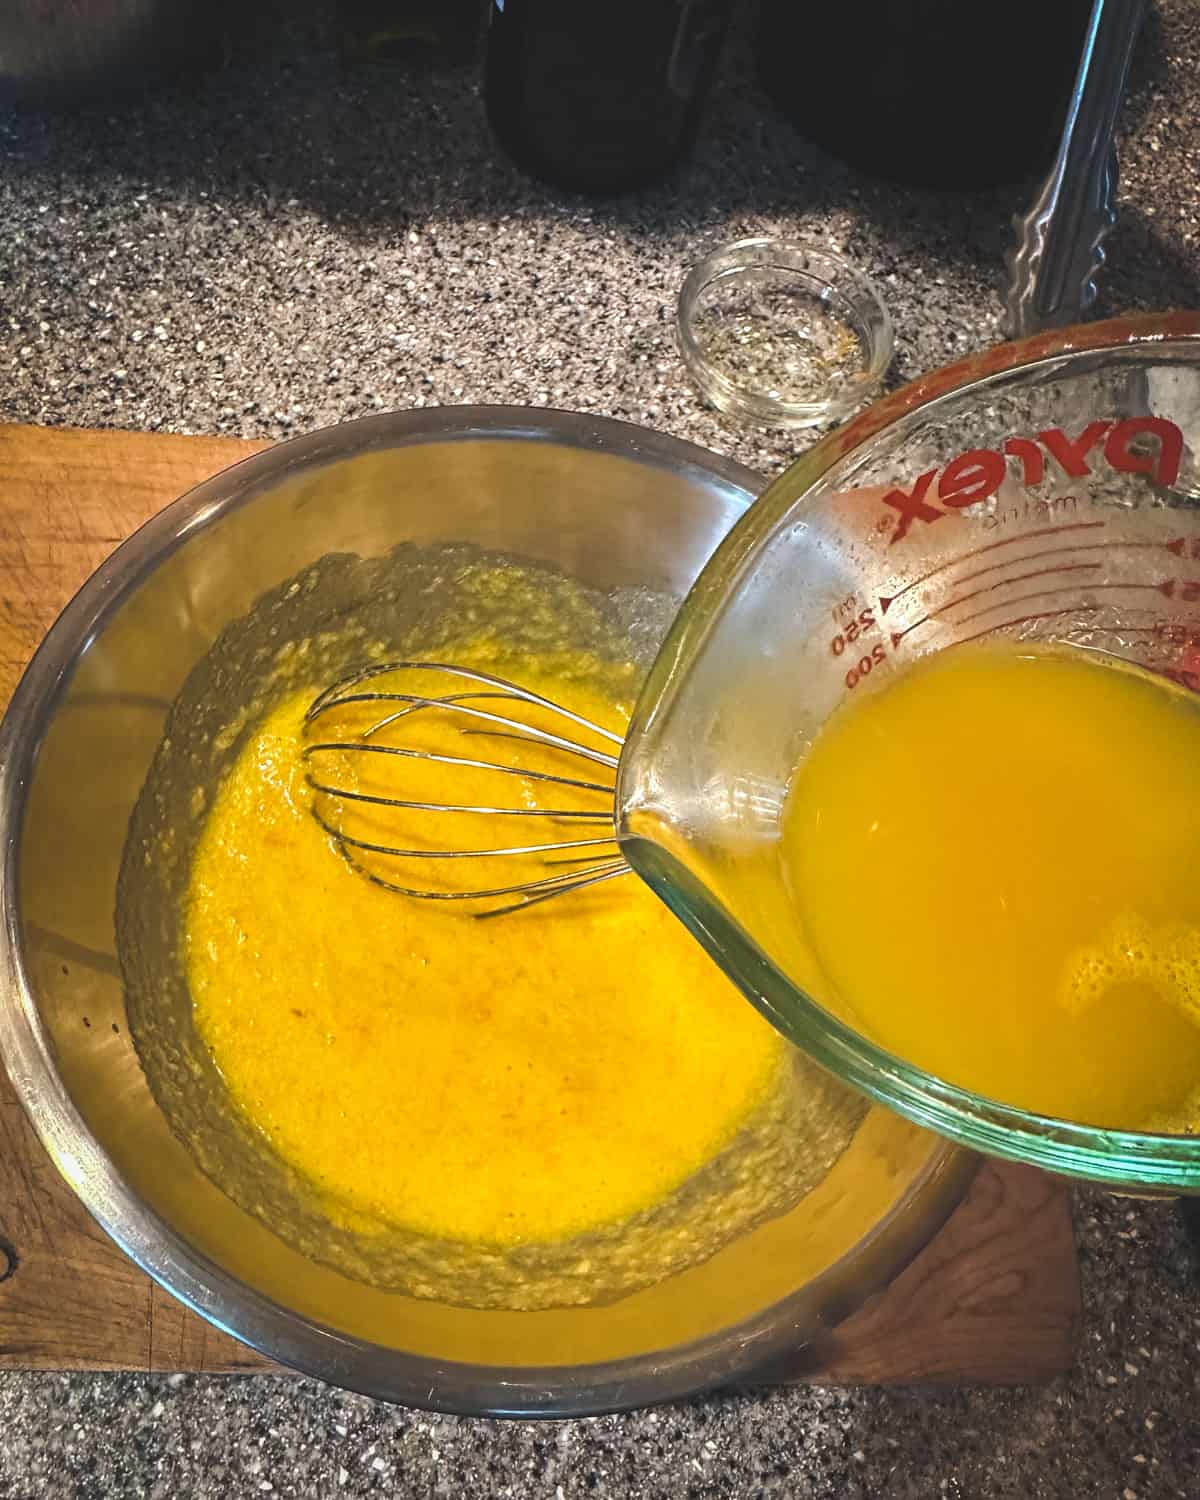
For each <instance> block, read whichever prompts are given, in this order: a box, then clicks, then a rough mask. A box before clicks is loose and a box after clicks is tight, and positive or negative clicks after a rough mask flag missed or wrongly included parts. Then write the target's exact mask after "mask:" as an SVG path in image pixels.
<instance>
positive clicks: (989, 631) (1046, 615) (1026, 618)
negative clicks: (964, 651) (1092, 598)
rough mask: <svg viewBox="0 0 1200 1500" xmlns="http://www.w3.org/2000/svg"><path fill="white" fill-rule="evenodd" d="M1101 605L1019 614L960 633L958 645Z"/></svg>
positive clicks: (1085, 605)
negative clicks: (996, 623)
mask: <svg viewBox="0 0 1200 1500" xmlns="http://www.w3.org/2000/svg"><path fill="white" fill-rule="evenodd" d="M1098 608H1099V606H1098V605H1095V604H1082V605H1079V606H1078V607H1075V606H1073V605H1067V607H1066V608H1065V609H1042V610H1038V611H1037V613H1036V614H1032V615H1017V616H1016V618H1015V619H1012V620H1001V621H1000V623H999V624H998V625H985V626H984V627H983V629H982V630H977V631H976V632H975V634H974V635H960V636H958V637H957V638H956V639H955V642H954V644H955V645H956V646H965V645H966V644H967V642H968V641H977V640H979V639H980V637H981V636H985V635H994V634H995V633H996V631H997V630H1010V629H1011V628H1012V627H1013V626H1014V625H1027V624H1029V622H1030V621H1032V620H1054V619H1057V617H1058V616H1059V615H1088V614H1091V613H1092V612H1093V611H1094V610H1096V609H1098Z"/></svg>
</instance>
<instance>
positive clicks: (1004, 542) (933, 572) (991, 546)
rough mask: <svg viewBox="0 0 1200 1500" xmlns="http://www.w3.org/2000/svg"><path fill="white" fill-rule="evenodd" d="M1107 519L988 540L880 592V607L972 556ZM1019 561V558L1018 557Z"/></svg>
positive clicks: (1099, 524)
mask: <svg viewBox="0 0 1200 1500" xmlns="http://www.w3.org/2000/svg"><path fill="white" fill-rule="evenodd" d="M1107 524H1108V522H1107V521H1069V522H1067V523H1066V524H1065V525H1063V526H1042V527H1039V528H1038V529H1037V530H1036V531H1021V532H1018V533H1017V534H1016V535H1015V536H1006V537H1002V538H1001V539H1000V540H999V541H998V542H988V543H986V544H985V545H984V546H982V547H975V548H973V549H972V550H971V551H970V552H960V553H959V554H958V556H957V557H952V558H951V559H950V560H949V562H944V563H939V564H938V566H937V567H936V568H930V570H929V572H928V573H922V574H921V576H920V578H914V579H913V580H912V582H911V583H906V584H905V585H904V587H903V588H899V589H897V590H896V592H895V593H894V594H880V596H879V609H880V612H881V613H882V614H887V612H888V610H889V609H890V608H891V607H892V605H893V604H895V602H896V600H897V599H901V598H903V597H904V595H905V594H907V593H909V592H910V591H911V590H912V589H915V588H919V587H920V586H921V584H923V583H928V582H929V580H930V579H931V578H936V577H937V576H938V574H939V573H944V572H945V571H946V569H947V568H956V567H958V565H959V563H963V562H967V561H968V559H970V558H972V557H982V556H983V554H984V553H985V552H995V551H996V549H997V548H998V547H1011V546H1013V545H1014V544H1016V543H1018V542H1027V541H1029V540H1030V538H1031V537H1035V536H1060V535H1061V534H1062V533H1063V532H1065V531H1095V530H1096V529H1097V528H1103V527H1104V526H1107ZM1018 561H1019V559H1018Z"/></svg>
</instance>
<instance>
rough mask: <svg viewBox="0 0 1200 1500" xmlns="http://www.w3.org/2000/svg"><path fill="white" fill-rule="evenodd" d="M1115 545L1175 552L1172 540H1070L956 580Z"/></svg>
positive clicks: (969, 579) (970, 579)
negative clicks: (1063, 544)
mask: <svg viewBox="0 0 1200 1500" xmlns="http://www.w3.org/2000/svg"><path fill="white" fill-rule="evenodd" d="M1116 547H1120V548H1122V549H1125V550H1127V549H1129V548H1131V547H1151V548H1153V549H1154V550H1155V551H1158V550H1159V549H1161V548H1163V547H1165V548H1166V549H1167V551H1168V552H1175V543H1174V542H1118V541H1109V542H1072V543H1070V545H1069V546H1066V547H1046V548H1045V549H1044V550H1043V551H1041V552H1027V553H1025V554H1024V556H1022V557H1009V558H1006V559H1005V561H1004V562H998V563H989V564H988V565H987V567H986V568H977V569H976V570H975V572H974V573H965V574H964V575H963V576H962V577H961V578H960V579H958V582H959V583H973V582H974V581H975V579H976V578H982V577H983V576H984V574H985V573H995V572H998V571H999V569H1001V568H1017V567H1020V565H1021V564H1022V563H1026V562H1041V560H1042V558H1043V557H1061V556H1062V555H1063V554H1064V553H1067V552H1112V551H1113V549H1114V548H1116ZM1176 555H1178V553H1176ZM896 597H899V596H898V595H897V596H896Z"/></svg>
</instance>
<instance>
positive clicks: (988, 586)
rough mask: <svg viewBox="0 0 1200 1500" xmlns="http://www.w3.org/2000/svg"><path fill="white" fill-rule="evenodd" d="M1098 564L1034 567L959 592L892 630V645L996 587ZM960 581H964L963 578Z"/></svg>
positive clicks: (1086, 570)
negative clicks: (900, 627) (969, 590)
mask: <svg viewBox="0 0 1200 1500" xmlns="http://www.w3.org/2000/svg"><path fill="white" fill-rule="evenodd" d="M1100 566H1101V564H1100V563H1061V564H1060V565H1059V566H1058V567H1053V568H1034V569H1033V570H1032V571H1031V572H1028V573H1017V574H1015V575H1014V576H1013V577H1012V578H1001V579H999V580H998V581H997V582H996V583H985V584H984V586H983V587H982V588H981V589H972V590H971V592H970V593H969V594H960V595H959V596H958V598H957V599H951V600H949V601H948V602H947V603H945V604H939V605H938V607H937V608H936V609H931V610H930V611H929V613H928V614H927V615H922V617H921V618H920V619H919V620H914V621H913V623H912V624H911V625H906V626H905V628H904V629H903V630H893V631H892V646H893V648H895V647H896V646H898V645H899V644H900V642H901V641H902V640H903V639H904V637H905V636H906V635H909V634H910V633H911V632H912V631H914V630H916V629H917V628H918V627H919V626H921V625H927V624H928V623H929V621H930V620H936V619H937V617H938V616H939V615H942V614H945V612H946V611H947V610H948V609H954V608H955V606H956V605H959V604H966V603H967V602H968V601H969V600H971V599H978V598H979V596H980V595H981V594H994V593H995V592H996V590H997V589H1007V588H1011V587H1012V585H1013V584H1015V583H1025V582H1026V581H1027V580H1028V579H1030V578H1045V577H1046V576H1047V574H1051V573H1094V572H1095V571H1096V569H1097V568H1099V567H1100ZM988 571H990V570H988ZM962 581H963V582H966V580H965V579H964V580H962ZM1099 587H1100V588H1104V587H1105V585H1104V584H1100V585H1099ZM1022 597H1024V598H1031V597H1032V596H1031V595H1029V594H1026V595H1023V596H1022ZM1006 602H1007V603H1012V602H1013V601H1012V600H1008V601H1006ZM999 607H1000V606H999V605H994V606H993V608H996V609H998V608H999ZM966 618H967V619H968V620H973V619H974V618H975V616H974V615H967V617H966Z"/></svg>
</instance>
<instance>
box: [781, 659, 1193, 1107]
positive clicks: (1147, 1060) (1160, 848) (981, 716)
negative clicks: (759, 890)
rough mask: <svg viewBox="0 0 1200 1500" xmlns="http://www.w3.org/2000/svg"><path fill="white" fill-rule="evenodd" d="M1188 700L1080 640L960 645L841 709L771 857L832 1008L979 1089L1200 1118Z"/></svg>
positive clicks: (1027, 1103)
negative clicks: (776, 856)
mask: <svg viewBox="0 0 1200 1500" xmlns="http://www.w3.org/2000/svg"><path fill="white" fill-rule="evenodd" d="M1198 773H1200V699H1198V698H1197V697H1196V696H1195V695H1193V694H1190V693H1188V692H1186V691H1185V690H1182V689H1179V688H1176V687H1175V686H1174V685H1173V684H1172V683H1170V682H1169V681H1166V680H1164V679H1162V678H1159V677H1155V676H1151V675H1149V674H1148V673H1145V672H1142V671H1140V670H1138V669H1135V668H1132V667H1128V666H1125V665H1123V664H1119V663H1117V662H1115V661H1114V660H1113V659H1112V658H1109V657H1105V656H1102V655H1098V654H1096V653H1093V652H1086V651H1083V650H1079V649H1074V650H1072V649H1051V648H1048V647H1030V646H1024V645H1023V646H1019V647H1018V646H1015V645H1013V646H1007V647H1002V646H983V645H979V646H962V647H955V648H953V649H951V650H949V651H945V652H941V653H938V654H937V655H935V656H934V657H932V658H930V659H928V660H927V661H925V662H923V663H921V664H920V665H918V666H917V667H915V668H914V669H912V670H910V671H909V672H907V673H906V674H905V675H903V676H900V677H897V678H896V679H894V680H893V681H891V682H890V683H888V684H886V685H885V686H883V687H882V688H880V689H878V690H876V691H874V692H871V693H870V694H867V695H864V696H862V697H855V698H852V699H850V700H849V701H848V702H847V703H846V704H844V705H843V706H842V707H841V708H840V709H839V710H838V712H837V713H836V714H835V715H834V716H833V717H832V718H831V719H830V720H829V722H828V724H827V725H826V726H825V728H824V729H823V730H822V732H821V733H820V734H819V735H818V736H817V738H816V741H815V743H814V744H813V745H812V747H811V749H810V750H809V752H808V753H807V755H806V756H805V758H804V759H803V761H802V762H801V764H800V765H799V767H798V769H797V771H796V773H795V776H794V780H793V784H792V787H791V789H790V793H789V800H788V803H787V806H786V809H785V823H784V834H783V846H782V847H783V858H784V863H785V868H786V871H787V876H788V880H789V883H790V889H791V893H792V898H793V900H794V904H795V909H796V912H797V914H798V916H799V918H800V920H801V922H802V923H803V929H804V938H805V941H806V944H808V945H811V948H812V950H813V953H814V955H815V957H816V958H817V960H818V962H819V964H820V966H821V968H822V969H823V971H824V973H825V975H826V977H827V979H828V981H829V987H830V988H829V993H828V994H826V995H823V996H821V997H820V998H821V999H822V1001H823V1003H826V1004H828V1005H829V1007H830V1008H831V1009H833V1010H834V1011H835V1012H837V1013H839V1014H841V1015H842V1016H843V1017H844V1018H845V1019H846V1020H847V1021H849V1022H850V1023H851V1024H852V1025H855V1026H856V1027H858V1028H859V1029H861V1030H862V1031H864V1032H865V1033H866V1034H868V1035H869V1036H870V1037H872V1038H873V1039H874V1040H875V1041H876V1042H878V1043H879V1044H880V1045H882V1046H883V1047H885V1048H887V1049H888V1050H889V1051H891V1052H893V1053H895V1054H896V1055H898V1056H900V1057H902V1058H905V1059H907V1060H909V1061H910V1062H913V1063H917V1064H919V1065H920V1066H921V1067H923V1068H925V1069H927V1070H929V1071H931V1072H933V1073H935V1074H938V1075H939V1076H941V1077H942V1078H944V1079H947V1080H949V1081H951V1082H953V1083H956V1084H959V1085H962V1086H964V1087H967V1088H970V1089H973V1090H976V1091H978V1092H980V1093H982V1094H985V1095H988V1096H990V1097H992V1098H994V1099H998V1100H1001V1101H1004V1102H1006V1103H1009V1104H1014V1105H1018V1106H1021V1107H1024V1108H1026V1109H1030V1110H1035V1111H1039V1112H1042V1113H1046V1114H1050V1115H1054V1116H1057V1117H1060V1118H1067V1119H1072V1120H1077V1121H1082V1122H1087V1123H1091V1124H1097V1125H1104V1126H1109V1127H1119V1128H1126V1129H1134V1130H1139V1129H1155V1130H1165V1131H1168V1132H1182V1131H1187V1130H1192V1129H1195V1128H1197V1127H1198V1126H1200V774H1198Z"/></svg>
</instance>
